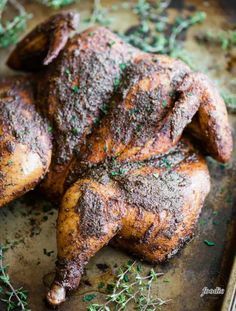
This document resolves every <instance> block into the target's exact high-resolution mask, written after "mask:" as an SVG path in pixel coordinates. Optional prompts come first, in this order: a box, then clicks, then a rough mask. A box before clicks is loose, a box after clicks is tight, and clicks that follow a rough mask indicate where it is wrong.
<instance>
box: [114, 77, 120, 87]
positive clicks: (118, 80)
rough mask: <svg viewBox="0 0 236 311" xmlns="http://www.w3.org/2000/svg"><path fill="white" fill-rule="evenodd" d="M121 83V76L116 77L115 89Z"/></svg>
mask: <svg viewBox="0 0 236 311" xmlns="http://www.w3.org/2000/svg"><path fill="white" fill-rule="evenodd" d="M119 85H120V78H119V77H116V78H115V80H114V87H115V90H117V89H118V87H119Z"/></svg>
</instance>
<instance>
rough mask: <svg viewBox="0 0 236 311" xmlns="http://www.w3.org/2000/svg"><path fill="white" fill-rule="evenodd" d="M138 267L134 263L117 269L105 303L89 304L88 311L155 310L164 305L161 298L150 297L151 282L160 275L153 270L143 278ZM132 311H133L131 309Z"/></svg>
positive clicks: (164, 302)
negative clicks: (130, 307)
mask: <svg viewBox="0 0 236 311" xmlns="http://www.w3.org/2000/svg"><path fill="white" fill-rule="evenodd" d="M140 271H141V268H140V265H137V264H136V262H133V263H128V264H127V265H125V266H124V267H122V268H120V269H119V272H118V274H117V276H116V282H115V283H114V284H109V290H108V294H107V296H106V303H104V304H97V303H94V304H91V305H89V306H88V308H87V310H89V311H110V310H113V308H114V310H126V308H129V306H132V307H134V308H135V310H140V311H141V310H142V311H143V310H157V309H159V307H160V306H162V305H164V304H166V303H167V302H168V301H165V300H163V299H161V298H153V297H152V295H151V290H152V285H153V282H154V281H156V280H157V278H158V277H159V276H161V275H163V274H162V273H157V272H155V271H154V270H153V269H151V270H150V271H149V273H148V274H146V275H145V276H143V275H141V274H140ZM132 310H133V309H132Z"/></svg>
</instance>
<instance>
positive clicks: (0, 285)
mask: <svg viewBox="0 0 236 311" xmlns="http://www.w3.org/2000/svg"><path fill="white" fill-rule="evenodd" d="M4 250H5V248H4V247H3V246H1V245H0V297H1V301H2V302H3V303H5V305H6V310H7V311H13V310H14V311H17V310H20V311H30V309H29V308H28V302H27V297H28V294H27V292H26V291H25V290H23V288H18V289H15V288H14V287H13V285H12V284H11V280H10V276H9V274H8V273H7V268H8V267H7V266H5V265H4V263H3V259H4V257H3V254H4Z"/></svg>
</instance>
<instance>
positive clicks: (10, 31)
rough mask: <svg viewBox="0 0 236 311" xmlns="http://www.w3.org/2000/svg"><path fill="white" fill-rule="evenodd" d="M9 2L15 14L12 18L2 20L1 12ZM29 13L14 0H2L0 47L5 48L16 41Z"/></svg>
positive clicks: (24, 26) (0, 8) (29, 16)
mask: <svg viewBox="0 0 236 311" xmlns="http://www.w3.org/2000/svg"><path fill="white" fill-rule="evenodd" d="M8 4H9V6H10V7H11V8H13V9H14V10H15V11H16V12H17V14H16V16H15V17H13V19H12V20H7V21H6V22H3V12H4V10H5V9H6V6H7V5H8ZM30 18H31V15H30V14H28V13H27V12H26V11H25V9H24V6H23V5H21V4H20V3H19V2H18V1H16V0H3V1H2V2H1V4H0V47H3V48H6V47H8V46H9V45H11V44H15V43H16V42H17V41H18V38H19V35H20V34H21V33H22V32H23V31H24V30H25V28H26V24H27V21H28V19H30Z"/></svg>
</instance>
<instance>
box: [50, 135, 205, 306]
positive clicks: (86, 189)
mask: <svg viewBox="0 0 236 311" xmlns="http://www.w3.org/2000/svg"><path fill="white" fill-rule="evenodd" d="M121 172H122V173H121ZM116 173H117V174H116ZM209 189H210V179H209V173H208V169H207V165H206V162H205V160H204V158H203V157H202V156H201V155H200V154H199V153H198V152H197V151H196V150H194V148H193V146H192V145H191V144H190V143H189V142H188V141H187V140H182V141H181V142H180V143H179V144H178V145H177V146H176V147H174V148H173V149H172V150H171V151H170V152H169V153H167V154H165V155H160V156H158V157H154V158H152V159H150V160H146V161H139V162H130V161H128V162H122V163H117V162H107V163H104V164H102V165H97V166H96V167H93V168H90V169H88V171H87V172H84V174H82V176H81V179H79V180H78V181H77V182H76V183H75V184H74V185H73V186H72V187H71V188H69V190H68V191H67V192H66V194H65V196H64V198H63V201H62V205H61V208H60V211H59V217H58V224H57V246H58V261H57V270H56V277H55V281H54V283H53V285H52V287H51V291H50V292H49V293H48V296H47V299H48V301H49V302H50V303H51V304H53V305H57V304H59V303H61V302H62V301H63V300H64V299H65V294H66V291H68V290H72V289H75V288H77V287H78V285H79V282H80V277H81V274H82V273H83V268H84V266H85V265H86V263H87V262H88V261H89V259H90V258H91V257H92V256H93V255H94V254H96V252H97V251H98V250H99V249H101V248H102V247H103V246H104V245H106V244H108V243H109V242H110V241H111V240H112V244H113V245H115V246H119V247H121V248H123V249H126V250H128V251H129V252H131V253H132V254H135V255H137V256H138V257H140V258H142V259H144V260H147V261H149V262H162V261H164V260H166V259H167V258H170V257H171V256H172V255H174V254H175V253H176V252H177V251H178V250H179V248H180V247H181V246H182V245H183V244H184V243H185V242H186V241H187V240H188V239H189V238H190V237H191V236H192V234H193V229H194V225H195V224H196V221H197V219H198V216H199V213H200V211H201V208H202V204H203V202H204V199H205V197H206V195H207V194H208V192H209Z"/></svg>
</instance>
